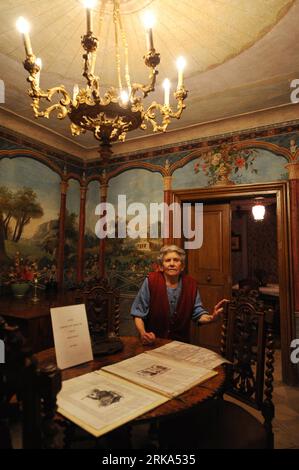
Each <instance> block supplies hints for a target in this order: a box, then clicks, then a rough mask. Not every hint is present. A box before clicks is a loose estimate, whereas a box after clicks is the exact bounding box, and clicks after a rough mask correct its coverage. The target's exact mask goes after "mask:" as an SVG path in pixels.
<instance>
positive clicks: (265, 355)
mask: <svg viewBox="0 0 299 470" xmlns="http://www.w3.org/2000/svg"><path fill="white" fill-rule="evenodd" d="M221 346H222V348H221V352H222V354H223V355H224V356H225V357H226V358H227V359H228V360H229V361H231V363H232V365H231V366H230V367H229V374H228V377H229V378H228V392H227V393H229V394H230V395H232V396H234V397H235V398H237V399H239V400H241V401H242V402H244V403H246V404H248V405H250V406H253V407H254V408H256V409H258V410H261V411H262V414H263V416H264V418H265V425H269V426H271V421H272V419H273V416H274V405H273V402H272V392H273V371H274V340H273V310H272V309H271V308H269V307H265V305H264V304H263V302H261V301H259V300H258V297H257V293H256V291H251V292H249V293H247V292H242V291H240V292H239V293H238V294H237V296H236V297H234V299H233V301H232V302H230V304H229V305H228V307H227V308H226V309H225V312H224V321H223V326H222V338H221Z"/></svg>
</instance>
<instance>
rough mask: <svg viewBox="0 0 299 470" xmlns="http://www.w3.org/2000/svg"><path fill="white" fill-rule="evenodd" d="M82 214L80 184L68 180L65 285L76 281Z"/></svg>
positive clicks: (71, 284)
mask: <svg viewBox="0 0 299 470" xmlns="http://www.w3.org/2000/svg"><path fill="white" fill-rule="evenodd" d="M79 214H80V184H79V182H78V181H76V180H74V179H70V180H69V181H68V189H67V198H66V220H65V241H64V285H65V287H72V286H73V285H75V283H76V267H77V246H78V234H79Z"/></svg>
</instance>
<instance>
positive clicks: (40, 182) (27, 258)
mask: <svg viewBox="0 0 299 470" xmlns="http://www.w3.org/2000/svg"><path fill="white" fill-rule="evenodd" d="M59 182H60V178H59V176H58V175H56V174H55V173H54V172H53V171H52V170H50V169H49V168H48V167H46V166H45V165H43V164H41V163H39V162H37V161H35V160H32V159H29V158H23V157H20V158H15V159H11V160H10V159H7V158H3V159H2V160H1V161H0V261H1V284H2V285H5V284H9V283H11V282H13V281H26V280H27V281H32V280H33V279H34V277H38V278H39V279H40V280H41V282H43V283H45V284H47V283H48V282H50V281H54V280H55V278H56V261H55V260H56V254H57V243H58V228H59V223H58V216H59V206H60V189H59ZM49 196H50V197H49Z"/></svg>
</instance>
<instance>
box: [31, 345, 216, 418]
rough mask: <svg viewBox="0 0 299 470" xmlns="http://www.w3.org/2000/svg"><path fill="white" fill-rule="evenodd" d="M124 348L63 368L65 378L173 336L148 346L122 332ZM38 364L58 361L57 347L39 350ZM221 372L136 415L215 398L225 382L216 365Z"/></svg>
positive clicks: (171, 411) (186, 407) (187, 406)
mask: <svg viewBox="0 0 299 470" xmlns="http://www.w3.org/2000/svg"><path fill="white" fill-rule="evenodd" d="M121 340H122V342H123V345H124V348H123V350H122V351H120V352H118V353H115V354H110V355H105V356H100V357H96V358H95V359H94V360H93V361H90V362H88V363H85V364H80V365H78V366H76V367H71V368H69V369H65V370H63V371H62V379H63V380H67V379H71V378H73V377H78V376H80V375H83V374H87V373H88V372H92V371H95V370H98V369H100V368H101V367H104V366H107V365H110V364H115V363H116V362H120V361H123V360H124V359H128V358H130V357H134V356H136V355H137V354H141V353H143V352H145V351H149V350H152V349H155V348H157V347H159V346H162V345H163V344H165V343H168V342H169V341H170V340H167V339H157V340H156V342H155V345H153V346H145V345H142V344H141V343H140V340H139V338H137V337H135V336H123V337H121ZM37 358H38V361H39V364H40V365H41V366H43V365H46V364H48V363H49V362H54V363H56V358H55V350H54V348H51V349H47V350H45V351H41V352H40V353H38V354H37ZM215 370H216V371H217V372H218V374H217V375H216V376H214V377H212V378H210V379H208V380H206V381H205V382H203V383H201V384H199V385H196V386H194V387H192V388H191V389H190V390H188V391H186V392H184V393H182V394H181V395H179V396H178V397H175V398H173V399H171V400H169V401H168V402H166V403H164V404H163V405H160V406H158V407H157V408H155V409H153V410H151V411H149V412H147V413H144V414H143V415H141V416H139V417H138V418H135V420H136V421H149V420H152V419H157V418H162V417H166V416H168V415H173V414H176V413H180V412H183V411H186V410H189V409H190V408H192V407H193V406H195V405H198V404H199V403H202V402H205V401H206V400H208V399H211V398H213V397H214V396H215V395H216V394H217V393H218V392H220V391H221V390H222V389H223V387H224V383H225V368H224V367H223V366H219V367H217V368H216V369H215Z"/></svg>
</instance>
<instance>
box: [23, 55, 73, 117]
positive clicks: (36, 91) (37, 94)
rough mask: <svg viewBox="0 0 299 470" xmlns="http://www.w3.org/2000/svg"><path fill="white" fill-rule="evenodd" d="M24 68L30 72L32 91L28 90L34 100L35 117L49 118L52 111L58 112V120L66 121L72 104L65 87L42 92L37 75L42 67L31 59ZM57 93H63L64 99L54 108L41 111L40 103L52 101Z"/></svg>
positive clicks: (50, 107)
mask: <svg viewBox="0 0 299 470" xmlns="http://www.w3.org/2000/svg"><path fill="white" fill-rule="evenodd" d="M24 67H25V69H26V70H28V72H29V77H28V78H27V81H28V82H29V84H30V89H29V90H28V94H29V96H30V97H31V98H32V101H33V102H32V104H31V106H32V108H33V112H34V115H35V117H45V118H49V116H50V114H51V113H52V111H54V110H57V111H58V114H57V117H58V119H64V118H65V116H66V115H67V113H68V108H67V107H68V105H69V104H70V102H71V98H70V95H69V94H68V92H67V91H66V89H65V88H64V86H63V85H61V86H58V87H54V88H49V89H48V90H47V91H44V90H42V89H41V88H40V87H39V85H38V81H37V74H38V73H39V72H40V67H39V66H38V65H37V64H36V62H35V57H34V56H32V57H29V58H27V59H26V60H25V62H24ZM56 93H61V94H62V98H61V100H60V101H59V103H56V104H54V105H52V106H49V107H48V108H46V109H45V110H44V111H40V102H41V100H42V99H46V100H47V101H52V97H53V96H54V95H55V94H56Z"/></svg>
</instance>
